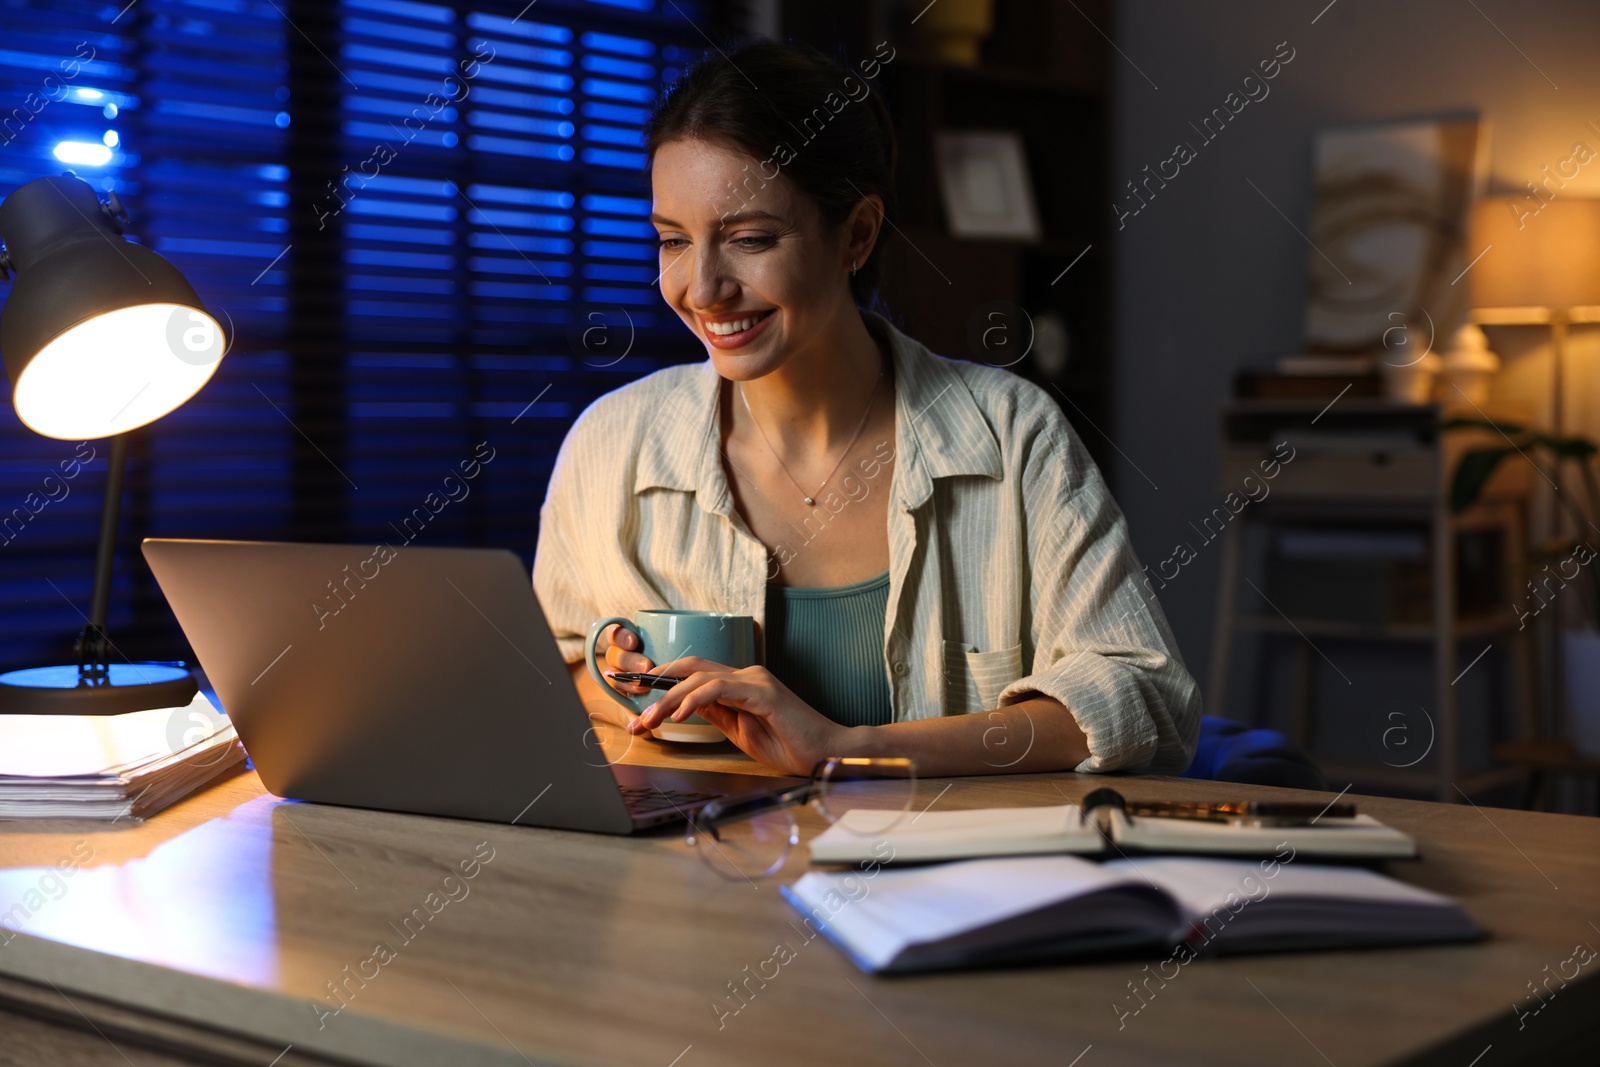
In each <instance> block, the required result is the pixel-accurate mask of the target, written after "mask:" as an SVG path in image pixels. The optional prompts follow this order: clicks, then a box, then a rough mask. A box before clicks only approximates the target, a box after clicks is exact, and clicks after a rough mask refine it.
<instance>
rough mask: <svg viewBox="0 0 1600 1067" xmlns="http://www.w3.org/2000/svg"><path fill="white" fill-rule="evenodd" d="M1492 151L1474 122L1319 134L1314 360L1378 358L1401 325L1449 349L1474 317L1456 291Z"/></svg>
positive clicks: (1461, 118) (1455, 118)
mask: <svg viewBox="0 0 1600 1067" xmlns="http://www.w3.org/2000/svg"><path fill="white" fill-rule="evenodd" d="M1487 145H1488V133H1487V128H1486V127H1484V126H1482V125H1481V124H1480V123H1479V120H1478V117H1477V116H1476V115H1470V114H1469V115H1460V114H1458V115H1451V116H1444V117H1440V118H1436V119H1422V120H1407V121H1397V122H1381V123H1370V124H1366V125H1361V126H1347V127H1340V128H1334V129H1327V130H1322V131H1321V132H1319V133H1318V134H1317V135H1316V140H1315V145H1314V149H1313V157H1314V158H1313V160H1312V181H1313V188H1312V204H1311V227H1310V239H1311V247H1310V248H1309V249H1308V250H1307V264H1308V267H1309V270H1308V288H1309V292H1308V293H1307V294H1306V325H1305V329H1306V351H1307V352H1313V353H1335V352H1341V353H1367V352H1379V351H1382V350H1383V349H1385V348H1386V347H1393V346H1392V344H1390V342H1391V341H1392V340H1393V338H1394V337H1395V336H1397V335H1396V334H1393V333H1392V332H1391V331H1394V330H1395V329H1396V328H1397V327H1398V326H1401V325H1411V326H1413V327H1415V328H1417V329H1419V330H1420V331H1422V334H1423V336H1425V337H1427V338H1430V339H1431V338H1433V337H1435V336H1436V337H1437V343H1438V345H1439V346H1440V347H1443V345H1444V343H1445V341H1446V339H1447V338H1448V337H1449V336H1450V333H1451V332H1452V331H1453V330H1454V329H1455V327H1456V326H1457V325H1459V323H1460V322H1461V321H1462V318H1463V316H1464V315H1465V313H1466V310H1467V308H1466V304H1465V301H1466V289H1467V287H1466V286H1465V285H1456V284H1454V282H1455V280H1456V279H1458V278H1459V277H1460V275H1461V272H1462V270H1463V268H1464V267H1466V265H1467V256H1466V254H1465V236H1466V224H1467V212H1468V209H1469V208H1470V207H1471V204H1472V199H1473V197H1474V195H1475V194H1476V193H1477V191H1479V189H1480V188H1481V186H1482V183H1483V175H1484V161H1485V156H1486V148H1487Z"/></svg>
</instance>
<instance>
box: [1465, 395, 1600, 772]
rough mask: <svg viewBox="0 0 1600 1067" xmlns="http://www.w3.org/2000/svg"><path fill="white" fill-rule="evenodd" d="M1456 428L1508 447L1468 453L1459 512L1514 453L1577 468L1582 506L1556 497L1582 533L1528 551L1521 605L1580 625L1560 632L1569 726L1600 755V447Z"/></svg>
mask: <svg viewBox="0 0 1600 1067" xmlns="http://www.w3.org/2000/svg"><path fill="white" fill-rule="evenodd" d="M1443 428H1444V429H1446V430H1451V429H1479V430H1482V429H1488V430H1492V431H1494V432H1495V433H1498V434H1499V435H1500V436H1501V437H1502V438H1503V439H1504V440H1505V442H1506V443H1505V444H1503V445H1494V446H1492V447H1486V448H1474V449H1469V450H1467V451H1465V452H1463V453H1462V455H1461V460H1460V462H1459V463H1457V464H1456V469H1455V473H1454V474H1453V475H1452V477H1451V482H1450V508H1451V510H1452V511H1454V512H1456V513H1457V514H1459V513H1461V512H1463V511H1465V510H1467V509H1468V508H1470V507H1472V505H1473V504H1475V503H1477V501H1478V498H1479V497H1480V496H1481V495H1482V494H1483V488H1484V486H1485V485H1487V484H1488V482H1489V479H1490V477H1491V476H1492V475H1493V474H1494V472H1495V470H1496V469H1497V468H1498V467H1499V466H1500V463H1501V461H1503V460H1504V459H1506V458H1507V457H1508V456H1512V455H1521V456H1524V457H1528V458H1530V459H1531V458H1532V457H1533V456H1534V455H1535V454H1542V455H1546V456H1549V457H1551V458H1552V459H1554V461H1555V467H1556V470H1557V472H1559V471H1561V470H1563V469H1565V468H1566V467H1567V466H1568V465H1572V466H1576V467H1577V468H1578V470H1579V473H1580V476H1581V477H1580V481H1581V483H1582V486H1583V499H1582V500H1581V501H1580V500H1578V499H1575V498H1574V495H1573V494H1571V493H1567V492H1557V493H1556V500H1557V501H1558V502H1559V504H1560V506H1561V508H1562V509H1563V510H1564V511H1565V512H1566V513H1567V514H1568V515H1569V516H1571V517H1572V519H1573V521H1574V522H1575V524H1576V525H1577V528H1578V534H1577V535H1576V536H1574V537H1562V538H1554V539H1552V540H1549V541H1546V542H1545V543H1543V544H1541V545H1538V546H1536V547H1535V548H1534V549H1533V551H1532V552H1530V554H1529V560H1528V573H1527V575H1526V579H1527V583H1526V585H1525V587H1524V588H1525V593H1524V596H1525V598H1526V599H1525V600H1524V601H1523V602H1522V603H1520V604H1518V605H1516V606H1515V610H1516V612H1517V614H1518V617H1519V618H1520V619H1521V620H1522V621H1523V622H1524V623H1526V622H1527V621H1528V620H1529V619H1530V618H1531V617H1532V616H1535V615H1538V614H1539V613H1540V612H1542V611H1543V610H1544V609H1545V608H1546V607H1549V606H1551V605H1553V604H1557V603H1562V604H1569V605H1571V606H1569V607H1566V608H1564V609H1557V610H1565V611H1567V612H1568V613H1569V616H1568V617H1571V618H1576V619H1577V620H1579V625H1578V626H1577V627H1574V628H1569V629H1566V630H1563V631H1562V635H1561V644H1562V648H1561V652H1562V662H1563V664H1564V665H1565V672H1564V673H1565V675H1566V677H1565V679H1564V681H1565V683H1566V696H1567V710H1568V714H1569V723H1568V725H1569V726H1570V728H1571V731H1572V742H1573V745H1574V747H1576V748H1577V749H1578V750H1579V751H1580V752H1582V753H1584V754H1585V755H1588V756H1595V757H1600V562H1597V558H1596V557H1597V553H1600V479H1597V477H1596V475H1595V455H1596V453H1597V452H1600V447H1597V446H1596V444H1595V443H1594V442H1593V441H1591V440H1589V439H1588V438H1586V437H1579V436H1569V437H1557V436H1552V435H1550V434H1544V433H1539V432H1537V431H1535V430H1530V429H1528V428H1527V427H1525V426H1520V425H1516V424H1512V423H1501V422H1494V421H1491V420H1488V419H1466V418H1457V419H1449V420H1447V421H1446V422H1445V423H1444V424H1443Z"/></svg>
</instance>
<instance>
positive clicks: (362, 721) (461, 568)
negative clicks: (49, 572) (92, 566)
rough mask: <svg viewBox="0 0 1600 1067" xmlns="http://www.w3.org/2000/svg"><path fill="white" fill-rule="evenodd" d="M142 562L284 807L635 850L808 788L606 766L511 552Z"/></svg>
mask: <svg viewBox="0 0 1600 1067" xmlns="http://www.w3.org/2000/svg"><path fill="white" fill-rule="evenodd" d="M143 548H144V557H145V559H146V561H147V562H148V563H149V564H150V569H151V570H152V571H153V572H154V573H155V576H156V581H157V582H159V583H160V585H161V591H162V592H163V593H165V594H166V597H167V602H168V603H169V604H170V605H171V606H172V610H173V613H174V614H175V615H176V616H177V618H178V624H179V625H180V626H181V627H182V628H183V632H184V634H185V635H186V636H187V637H188V638H189V643H190V644H191V645H192V646H193V648H194V651H195V656H196V657H197V658H198V659H199V661H200V666H201V668H203V669H204V671H205V673H206V675H207V677H208V678H209V679H210V681H211V683H212V685H213V686H214V687H215V688H216V692H217V696H218V698H219V699H220V700H221V702H222V707H223V710H224V711H225V712H226V713H227V715H228V718H229V719H230V720H231V721H232V723H233V725H234V728H235V729H236V730H237V731H238V734H239V739H240V740H241V741H242V742H243V743H244V747H245V750H246V751H247V752H248V753H249V755H250V759H251V761H252V762H253V763H254V764H255V768H256V771H257V772H258V773H259V774H260V776H261V781H262V784H264V785H265V786H266V787H267V789H268V790H269V791H271V792H272V793H273V794H275V795H277V796H280V797H287V798H291V799H295V800H310V801H317V802H319V803H323V804H340V805H345V806H349V807H357V808H376V809H379V810H383V811H398V812H409V813H413V814H418V815H441V816H449V817H455V818H463V819H479V820H484V821H489V822H499V823H514V824H517V825H521V826H542V827H550V828H555V829H563V830H586V831H593V832H597V833H610V834H628V833H634V832H637V831H640V830H643V829H647V828H650V827H653V826H659V825H663V824H667V823H672V822H676V821H679V820H682V819H684V818H685V817H686V816H687V815H688V814H689V813H691V812H693V811H695V810H696V809H698V808H699V807H701V806H703V805H705V804H707V803H709V802H710V801H712V800H715V799H719V798H722V797H725V796H737V795H744V794H750V793H758V792H767V791H771V790H774V789H783V788H787V787H789V786H792V785H796V784H799V783H800V782H801V781H802V780H801V779H797V778H780V777H770V776H765V775H753V774H752V775H744V774H725V773H720V772H711V771H694V770H675V769H668V768H656V767H641V766H635V765H630V764H623V763H615V764H614V763H612V762H611V761H609V760H608V759H607V758H606V754H605V753H604V752H603V751H602V749H601V746H600V744H599V741H598V739H597V737H596V732H595V729H594V728H593V726H592V724H591V723H590V720H589V715H588V713H587V712H586V711H585V709H584V705H583V702H582V700H581V699H580V698H579V695H578V691H577V688H576V687H575V686H574V685H573V682H572V678H571V675H570V674H569V673H568V668H567V665H566V663H565V662H564V661H563V660H562V658H561V654H560V651H559V650H558V648H557V646H556V642H555V638H554V637H553V636H552V635H551V633H550V628H549V625H548V624H547V623H546V621H545V617H544V611H543V610H542V609H541V608H540V607H539V602H538V600H537V598H536V597H535V596H534V593H533V587H532V582H531V580H530V577H529V573H528V571H527V569H526V568H525V567H524V566H523V564H522V561H521V560H520V559H518V558H517V556H516V555H515V554H513V553H511V552H509V551H506V550H504V549H481V548H417V547H410V546H407V547H405V548H400V549H393V548H390V547H389V546H387V545H384V546H380V547H378V548H373V547H371V546H365V545H328V544H286V543H278V542H258V541H193V540H174V539H167V538H149V539H147V540H145V542H144V545H143ZM633 743H634V744H636V745H648V744H652V743H653V742H651V741H649V740H647V739H645V738H638V739H636V740H635V741H634V742H633Z"/></svg>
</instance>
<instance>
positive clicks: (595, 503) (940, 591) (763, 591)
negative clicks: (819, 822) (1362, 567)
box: [533, 42, 1200, 775]
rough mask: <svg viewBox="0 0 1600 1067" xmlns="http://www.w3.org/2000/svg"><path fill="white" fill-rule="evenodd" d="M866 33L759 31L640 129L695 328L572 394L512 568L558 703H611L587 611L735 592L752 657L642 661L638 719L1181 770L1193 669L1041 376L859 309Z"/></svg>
mask: <svg viewBox="0 0 1600 1067" xmlns="http://www.w3.org/2000/svg"><path fill="white" fill-rule="evenodd" d="M886 51H887V53H888V54H887V55H885V52H886ZM892 60H893V52H892V50H889V49H887V46H884V47H883V48H880V49H879V53H878V56H877V57H876V59H875V60H872V61H868V62H867V63H863V64H862V65H861V74H860V75H859V76H857V75H856V74H854V73H852V72H847V71H845V70H842V69H840V68H838V67H836V66H834V65H833V64H831V63H830V62H828V61H827V60H826V59H824V58H823V57H821V56H820V55H818V54H815V53H810V52H806V51H802V50H800V49H797V48H794V47H792V46H788V45H781V44H777V43H773V42H765V43H761V44H756V45H751V46H748V47H745V48H742V49H740V50H738V51H736V52H734V53H733V54H731V55H728V56H720V55H719V56H717V57H714V58H711V59H708V60H707V61H706V62H704V63H702V64H700V65H699V66H697V67H696V68H694V69H693V70H692V71H691V72H689V73H688V74H687V75H686V77H685V78H684V79H683V80H682V81H681V82H680V83H679V84H678V85H677V86H675V87H674V88H673V90H672V91H671V92H670V93H669V94H668V95H667V97H666V98H665V100H664V101H663V103H662V104H661V106H660V107H659V109H658V110H657V112H656V113H655V115H654V116H653V118H652V120H651V123H650V125H649V128H648V136H647V150H648V153H649V159H650V161H651V175H652V189H653V195H654V204H653V206H654V212H653V214H652V216H651V218H652V221H653V222H654V224H655V226H656V229H657V232H658V235H659V239H660V244H661V255H660V267H661V295H662V297H663V298H664V299H665V300H666V302H667V304H668V306H670V307H671V308H672V309H673V310H674V311H676V312H677V314H678V315H679V317H680V318H682V319H683V322H684V324H685V325H686V326H687V327H688V328H689V329H690V330H691V331H693V333H694V334H695V336H696V337H698V338H699V339H700V341H701V343H702V344H704V345H705V346H706V353H707V356H708V357H709V359H708V360H707V361H705V362H702V363H699V364H690V365H684V366H676V367H669V368H666V369H664V370H661V371H657V372H656V373H654V374H651V375H649V376H647V377H645V378H643V379H641V380H639V381H636V382H634V383H632V384H630V385H627V386H624V387H623V388H621V389H618V390H615V391H614V392H611V393H608V394H607V395H605V396H603V397H601V398H600V399H599V400H597V401H595V402H594V404H592V405H590V407H589V408H588V409H587V410H585V411H584V412H583V414H582V415H581V416H580V417H579V419H578V420H577V422H576V423H575V424H574V426H573V427H572V430H571V431H570V432H569V434H568V435H567V438H566V441H565V442H564V443H563V445H562V448H561V452H560V455H559V457H558V459H557V461H556V467H555V471H554V473H553V475H552V477H551V480H550V488H549V492H548V495H547V497H546V500H545V503H544V507H543V509H542V511H541V519H542V524H541V527H540V533H539V545H538V550H537V553H536V556H535V561H534V569H533V581H534V588H535V591H536V592H537V594H538V597H539V600H540V603H541V604H542V605H543V607H544V610H545V613H546V615H547V617H548V618H549V621H550V624H551V629H552V630H553V632H554V633H555V635H556V638H557V641H558V643H559V644H560V646H561V649H562V652H563V654H564V656H565V658H566V659H567V661H568V662H569V663H570V664H571V666H572V676H573V680H574V682H575V683H576V684H577V686H578V687H579V691H580V693H581V694H582V695H583V696H584V697H585V701H586V703H587V704H588V705H589V706H590V708H591V709H595V708H600V707H605V708H608V709H615V711H614V712H607V714H608V715H610V716H611V717H612V720H613V721H614V722H619V723H620V722H621V720H623V719H625V718H627V716H626V713H625V712H623V711H622V710H621V709H620V708H618V707H617V705H615V704H614V703H612V702H611V701H608V700H606V699H605V698H604V696H603V695H602V694H601V693H599V692H598V690H597V688H596V686H595V683H594V681H593V680H592V679H591V677H590V676H589V674H588V672H587V671H586V670H585V669H584V663H583V641H584V636H585V634H586V630H587V627H588V625H589V623H590V622H591V621H592V620H594V619H596V618H600V617H602V616H604V615H607V614H611V613H617V612H631V611H634V610H637V609H640V608H646V607H678V608H694V609H702V610H716V611H726V612H729V613H733V614H741V615H753V616H755V618H756V621H757V626H758V630H759V632H760V633H761V635H762V638H763V643H764V646H765V659H764V664H765V665H764V666H756V667H747V668H744V669H740V670H735V669H733V668H731V667H728V666H726V665H723V664H720V663H715V662H711V661H709V660H703V659H699V658H696V657H693V656H687V657H683V658H681V659H679V660H676V661H674V662H673V663H671V664H662V665H660V668H661V669H662V670H663V671H665V672H667V673H670V674H672V675H674V676H678V677H683V678H684V681H682V682H681V683H679V684H678V685H676V686H674V687H673V688H672V689H671V690H670V691H668V692H666V693H665V694H663V696H662V697H661V699H660V700H659V701H658V702H657V703H656V704H654V705H653V706H651V707H650V709H649V710H648V711H646V712H645V713H644V714H643V715H641V716H639V717H637V718H635V719H632V720H631V721H628V722H626V723H623V725H625V727H626V728H627V729H628V730H629V731H630V732H632V733H635V734H638V733H645V732H647V731H649V730H651V729H654V728H655V727H656V726H659V725H660V724H661V723H662V722H663V721H664V720H666V719H667V718H671V719H673V720H674V721H679V722H681V721H683V720H684V719H685V718H687V717H688V716H689V715H691V714H698V715H700V716H702V717H703V718H705V719H706V720H707V721H709V722H711V723H712V724H713V725H715V726H717V727H718V728H719V729H721V730H722V731H723V732H724V733H726V734H727V735H728V737H729V739H731V740H732V741H733V743H734V744H736V745H738V746H739V747H740V748H741V749H743V750H744V751H745V752H746V753H748V754H749V755H750V756H752V757H753V758H755V759H757V760H759V761H761V762H763V763H766V764H768V765H770V766H772V767H775V768H778V769H779V770H782V771H786V772H789V773H794V774H805V773H808V772H809V771H810V770H811V768H812V766H813V764H814V763H815V761H816V760H817V759H818V758H820V757H824V756H832V755H842V754H849V753H861V752H873V753H877V754H890V755H900V756H909V757H911V758H913V759H914V760H915V761H916V763H917V766H918V768H919V770H920V772H921V773H923V774H926V775H949V774H993V773H998V772H1002V771H1017V772H1025V771H1050V770H1069V769H1077V770H1084V771H1104V770H1113V769H1142V770H1147V771H1151V772H1165V773H1176V772H1178V771H1181V770H1183V769H1184V768H1185V767H1186V766H1187V765H1188V762H1189V759H1190V757H1191V756H1192V754H1193V750H1194V744H1195V739H1196V734H1197V731H1198V729H1199V723H1200V702H1199V695H1198V691H1197V689H1196V686H1195V684H1194V681H1193V679H1192V678H1191V677H1190V676H1189V674H1188V672H1187V671H1186V670H1185V668H1184V666H1183V663H1182V661H1181V660H1180V658H1179V656H1178V654H1177V651H1176V649H1175V647H1174V642H1173V638H1172V635H1171V632H1170V631H1169V630H1168V628H1167V624H1166V621H1165V619H1164V617H1163V616H1162V613H1161V610H1160V607H1159V606H1158V605H1157V604H1156V603H1155V599H1154V595H1153V593H1152V592H1150V587H1149V582H1148V580H1147V579H1145V578H1144V576H1143V574H1142V572H1141V568H1140V565H1139V563H1138V561H1137V560H1136V559H1135V558H1134V554H1133V551H1132V549H1131V547H1130V546H1129V544H1128V539H1127V532H1126V524H1125V522H1124V520H1123V518H1122V515H1121V512H1120V511H1119V509H1118V508H1117V506H1116V503H1115V502H1114V501H1113V500H1112V499H1111V497H1110V496H1109V495H1108V493H1107V491H1106V488H1105V484H1104V482H1103V481H1102V480H1101V477H1100V473H1099V471H1098V470H1097V469H1096V468H1095V466H1094V464H1093V462H1092V461H1091V460H1090V459H1089V457H1088V455H1087V454H1086V453H1085V451H1084V448H1083V445H1082V443H1081V442H1080V441H1079V440H1078V438H1077V436H1076V435H1075V434H1074V432H1073V431H1072V429H1071V428H1070V427H1069V426H1068V425H1067V422H1066V420H1065V419H1064V417H1063V416H1062V413H1061V411H1060V409H1059V407H1058V406H1057V405H1056V403H1055V402H1054V401H1053V400H1052V398H1051V397H1050V396H1049V395H1048V394H1046V393H1045V392H1044V391H1043V390H1041V389H1039V388H1038V387H1037V386H1035V385H1033V384H1031V383H1029V382H1027V381H1025V380H1023V379H1021V378H1019V377H1017V376H1016V375H1014V374H1012V373H1010V372H1009V371H1006V370H1001V369H998V368H994V367H988V366H983V365H979V364H974V363H968V362H958V361H954V360H948V359H944V358H942V357H939V356H935V355H933V354H932V353H930V352H928V350H927V349H926V348H924V347H923V346H922V345H920V344H918V343H917V342H916V341H914V340H912V339H911V338H909V337H907V336H906V335H905V334H903V333H901V332H900V331H899V330H898V329H896V328H895V327H894V326H892V325H891V324H890V323H889V322H888V321H887V320H886V319H884V318H883V317H881V316H879V315H877V314H875V313H873V312H870V311H863V310H862V308H861V306H862V305H864V304H867V303H869V302H870V301H871V299H872V296H873V293H874V287H875V282H876V279H877V275H878V266H879V261H880V259H881V254H880V250H879V245H880V244H881V242H882V241H883V240H884V239H885V238H886V237H887V236H888V235H889V233H890V232H892V227H891V228H890V229H889V230H885V229H884V227H883V223H884V221H885V216H886V213H892V189H893V170H894V160H895V146H894V136H893V132H892V128H891V126H890V122H889V117H888V114H887V112H886V110H885V109H884V107H883V105H882V103H881V102H880V100H879V99H878V95H877V93H876V92H874V91H873V88H872V86H871V79H872V78H874V77H876V75H877V74H878V72H879V70H880V69H881V63H886V62H891V61H892ZM880 61H881V62H880ZM952 295H953V296H957V294H952ZM957 298H958V299H959V296H957ZM599 646H601V647H603V648H604V653H605V660H606V663H607V664H608V665H609V666H610V668H611V669H613V670H628V671H642V670H650V669H653V668H656V667H657V665H656V664H653V663H651V662H650V660H649V659H647V658H646V657H645V656H643V655H642V654H640V653H639V651H638V649H639V648H640V642H639V638H638V636H637V635H636V634H634V633H633V632H632V631H631V630H629V629H627V628H618V627H612V628H609V629H608V630H607V631H606V632H605V633H604V634H602V636H601V638H600V641H599ZM618 689H619V690H621V691H623V692H628V693H638V692H644V691H645V690H643V689H641V688H638V687H634V686H623V685H620V684H619V685H618Z"/></svg>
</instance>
